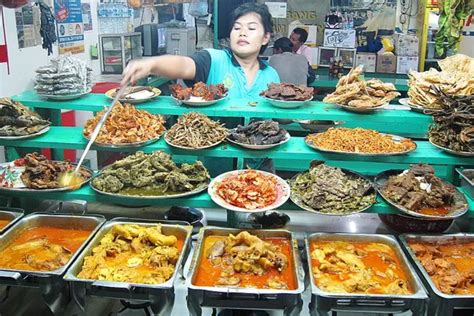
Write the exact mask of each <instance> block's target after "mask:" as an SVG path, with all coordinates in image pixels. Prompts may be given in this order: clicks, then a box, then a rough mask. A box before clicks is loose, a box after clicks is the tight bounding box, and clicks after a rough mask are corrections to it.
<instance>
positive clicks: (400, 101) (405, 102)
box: [398, 98, 410, 106]
mask: <svg viewBox="0 0 474 316" xmlns="http://www.w3.org/2000/svg"><path fill="white" fill-rule="evenodd" d="M409 102H410V98H401V99H398V103H400V104H401V105H404V106H410V104H409Z"/></svg>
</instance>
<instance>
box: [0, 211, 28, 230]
mask: <svg viewBox="0 0 474 316" xmlns="http://www.w3.org/2000/svg"><path fill="white" fill-rule="evenodd" d="M23 215H24V211H23V210H22V209H20V208H12V207H2V208H0V220H8V221H10V222H9V223H8V224H7V225H5V226H4V227H3V228H0V235H1V234H3V233H5V232H6V231H7V230H8V229H9V228H10V227H12V226H13V225H14V224H15V223H16V222H18V221H19V220H20V218H21V217H22V216H23Z"/></svg>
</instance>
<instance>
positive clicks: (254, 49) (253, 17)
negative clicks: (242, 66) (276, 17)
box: [230, 13, 270, 58]
mask: <svg viewBox="0 0 474 316" xmlns="http://www.w3.org/2000/svg"><path fill="white" fill-rule="evenodd" d="M269 40H270V33H265V30H264V28H263V24H262V21H261V18H260V15H258V14H256V13H248V14H246V15H243V16H241V17H240V18H238V19H237V21H235V23H234V25H233V27H232V31H231V32H230V48H231V50H232V52H233V53H234V54H235V55H237V56H238V57H241V58H245V57H249V56H252V55H255V54H258V53H259V52H260V48H261V47H262V45H265V44H268V41H269Z"/></svg>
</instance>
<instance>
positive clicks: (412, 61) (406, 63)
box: [397, 56, 418, 74]
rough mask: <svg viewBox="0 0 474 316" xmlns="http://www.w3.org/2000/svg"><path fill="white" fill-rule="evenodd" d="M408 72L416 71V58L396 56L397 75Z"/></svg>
mask: <svg viewBox="0 0 474 316" xmlns="http://www.w3.org/2000/svg"><path fill="white" fill-rule="evenodd" d="M410 70H415V71H418V57H412V56H397V74H407V73H408V72H409V71H410Z"/></svg>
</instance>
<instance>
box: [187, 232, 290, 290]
mask: <svg viewBox="0 0 474 316" xmlns="http://www.w3.org/2000/svg"><path fill="white" fill-rule="evenodd" d="M202 247H203V250H202V251H203V253H202V256H201V260H200V262H199V263H198V267H197V273H196V274H195V278H194V280H193V284H194V285H197V286H209V287H214V286H217V287H243V288H257V289H274V290H295V289H296V280H295V277H294V266H293V261H292V253H291V241H290V240H289V239H287V238H281V237H268V238H259V237H257V236H254V235H252V234H250V233H249V232H246V231H243V232H240V233H239V234H238V235H235V236H234V235H232V234H230V235H229V236H208V237H206V238H205V239H204V244H203V246H202Z"/></svg>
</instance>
